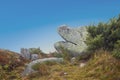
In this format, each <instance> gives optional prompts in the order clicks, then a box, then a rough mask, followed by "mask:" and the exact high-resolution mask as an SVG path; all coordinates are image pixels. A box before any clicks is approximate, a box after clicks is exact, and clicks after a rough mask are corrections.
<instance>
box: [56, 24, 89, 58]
mask: <svg viewBox="0 0 120 80" xmlns="http://www.w3.org/2000/svg"><path fill="white" fill-rule="evenodd" d="M58 33H59V35H60V36H61V37H62V38H63V39H64V40H65V41H60V42H57V43H55V44H54V46H55V48H56V50H57V51H58V52H61V47H62V48H64V49H66V50H67V51H68V52H69V53H70V54H72V55H73V56H77V55H78V54H80V55H84V52H85V49H86V48H87V45H86V44H85V40H86V37H87V34H88V32H87V29H86V27H79V28H69V27H68V26H66V25H63V26H61V27H59V29H58Z"/></svg>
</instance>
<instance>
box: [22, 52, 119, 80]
mask: <svg viewBox="0 0 120 80" xmlns="http://www.w3.org/2000/svg"><path fill="white" fill-rule="evenodd" d="M39 67H40V69H38V71H39V72H38V73H35V74H32V75H29V76H28V77H24V79H25V80H120V76H119V75H120V61H119V60H117V59H116V58H114V57H112V55H110V53H109V52H106V51H102V50H101V51H99V52H97V53H95V54H94V56H93V57H92V58H91V59H90V60H89V61H88V62H87V65H86V66H84V67H82V68H81V67H80V66H79V62H78V64H76V65H72V64H70V63H65V64H54V65H45V64H44V65H43V64H42V65H39ZM41 70H43V71H41ZM41 73H43V74H44V73H45V74H44V75H41ZM46 73H48V74H46Z"/></svg>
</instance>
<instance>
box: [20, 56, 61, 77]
mask: <svg viewBox="0 0 120 80" xmlns="http://www.w3.org/2000/svg"><path fill="white" fill-rule="evenodd" d="M46 61H51V62H52V61H55V62H63V59H62V58H54V57H53V58H44V59H37V60H35V61H32V62H30V63H29V64H28V65H27V67H26V68H25V70H24V72H23V73H22V76H26V75H29V74H31V73H34V72H37V71H35V70H33V69H32V66H33V65H35V64H37V63H43V62H46Z"/></svg>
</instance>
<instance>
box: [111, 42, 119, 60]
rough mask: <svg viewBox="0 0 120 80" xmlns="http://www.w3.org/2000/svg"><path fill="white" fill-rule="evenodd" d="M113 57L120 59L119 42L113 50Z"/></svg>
mask: <svg viewBox="0 0 120 80" xmlns="http://www.w3.org/2000/svg"><path fill="white" fill-rule="evenodd" d="M112 53H113V56H114V57H116V58H119V59H120V40H118V41H117V43H116V44H115V47H114V50H113V52H112Z"/></svg>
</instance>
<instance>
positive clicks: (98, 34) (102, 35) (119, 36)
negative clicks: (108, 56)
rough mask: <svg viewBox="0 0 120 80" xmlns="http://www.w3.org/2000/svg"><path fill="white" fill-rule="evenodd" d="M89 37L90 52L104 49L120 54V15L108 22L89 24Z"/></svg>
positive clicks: (87, 41)
mask: <svg viewBox="0 0 120 80" xmlns="http://www.w3.org/2000/svg"><path fill="white" fill-rule="evenodd" d="M87 29H88V33H89V34H88V37H87V39H86V44H87V45H88V52H91V53H93V52H95V51H96V50H99V49H103V50H107V51H113V53H114V55H116V56H118V57H119V56H120V53H119V51H120V50H119V48H118V46H119V44H118V40H120V16H119V17H118V18H113V19H111V20H110V21H109V22H108V23H99V24H98V25H92V26H88V28H87Z"/></svg>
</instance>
